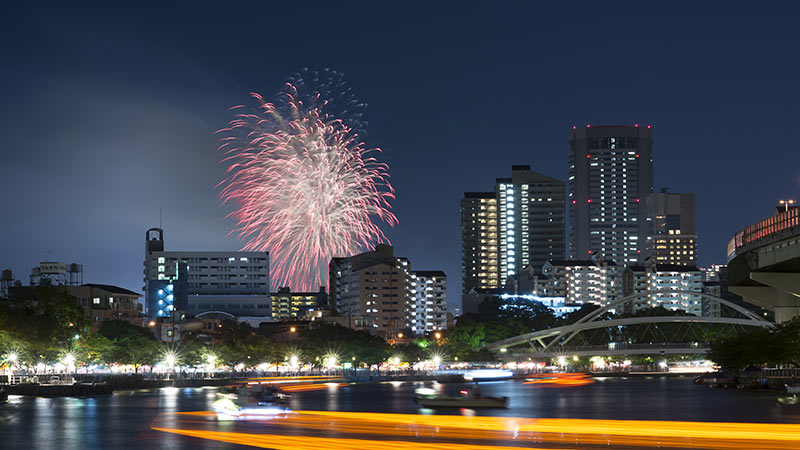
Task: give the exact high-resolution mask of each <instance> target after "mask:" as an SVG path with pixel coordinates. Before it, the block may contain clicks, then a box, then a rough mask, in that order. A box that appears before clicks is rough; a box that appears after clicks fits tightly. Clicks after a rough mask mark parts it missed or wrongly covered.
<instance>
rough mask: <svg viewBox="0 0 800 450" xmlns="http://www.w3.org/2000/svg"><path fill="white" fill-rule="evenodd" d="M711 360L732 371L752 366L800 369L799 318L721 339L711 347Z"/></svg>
mask: <svg viewBox="0 0 800 450" xmlns="http://www.w3.org/2000/svg"><path fill="white" fill-rule="evenodd" d="M709 359H711V360H712V361H714V362H716V363H717V364H719V365H720V366H722V367H723V368H724V369H727V370H731V371H739V370H741V369H745V368H747V367H749V366H756V367H763V366H769V367H787V366H788V367H800V317H796V318H794V319H792V320H791V321H789V322H784V323H781V324H777V325H776V326H775V327H773V328H757V329H753V330H747V331H742V332H740V333H738V334H735V335H731V336H727V337H723V338H720V339H718V340H716V341H714V342H713V343H712V344H711V351H710V353H709Z"/></svg>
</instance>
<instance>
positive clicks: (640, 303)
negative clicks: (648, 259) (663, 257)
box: [624, 264, 708, 316]
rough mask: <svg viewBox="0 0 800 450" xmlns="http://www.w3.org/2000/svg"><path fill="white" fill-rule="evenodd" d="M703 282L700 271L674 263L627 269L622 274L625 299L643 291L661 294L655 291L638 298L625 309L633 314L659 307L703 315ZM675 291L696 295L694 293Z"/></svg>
mask: <svg viewBox="0 0 800 450" xmlns="http://www.w3.org/2000/svg"><path fill="white" fill-rule="evenodd" d="M702 279H703V277H702V274H701V272H700V269H698V268H697V267H694V266H682V265H677V264H656V265H655V266H652V267H649V268H645V267H644V266H629V267H628V268H627V269H626V270H625V274H624V286H625V295H626V296H627V295H631V294H639V293H642V292H645V291H664V292H663V293H662V292H655V293H652V294H649V295H647V296H646V297H643V298H638V299H636V300H634V301H632V302H630V304H629V305H627V306H626V309H627V310H628V311H631V310H632V311H634V312H635V311H639V310H642V309H647V308H654V307H657V306H661V307H664V308H666V309H670V310H681V311H684V312H687V313H689V314H694V315H697V316H702V315H703V310H704V307H703V300H702V296H701V295H700V293H701V292H703V282H702ZM676 291H688V292H697V294H691V293H687V292H676ZM706 309H708V308H706Z"/></svg>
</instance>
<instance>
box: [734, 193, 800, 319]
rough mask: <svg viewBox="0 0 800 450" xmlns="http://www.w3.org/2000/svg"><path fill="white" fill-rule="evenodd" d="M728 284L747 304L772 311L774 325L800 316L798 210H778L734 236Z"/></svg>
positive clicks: (799, 228)
mask: <svg viewBox="0 0 800 450" xmlns="http://www.w3.org/2000/svg"><path fill="white" fill-rule="evenodd" d="M728 283H729V289H730V291H731V292H733V293H735V294H738V295H741V296H742V298H744V299H745V300H746V301H748V302H750V303H753V304H755V305H758V306H761V307H762V308H766V309H769V310H772V311H775V322H776V323H781V322H785V321H788V320H791V319H793V318H794V317H797V316H798V315H800V208H797V207H795V208H792V209H788V210H783V209H782V208H781V209H780V210H779V211H778V212H776V214H775V215H773V216H772V217H769V218H767V219H764V220H761V221H759V222H757V223H755V224H753V225H751V226H749V227H747V228H745V229H744V230H742V231H740V232H738V233H736V235H734V237H733V239H731V241H730V242H729V243H728Z"/></svg>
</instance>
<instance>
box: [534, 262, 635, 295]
mask: <svg viewBox="0 0 800 450" xmlns="http://www.w3.org/2000/svg"><path fill="white" fill-rule="evenodd" d="M542 272H543V274H544V275H545V276H546V277H547V278H548V283H547V286H548V287H547V294H548V295H550V296H553V297H564V299H565V301H566V303H567V304H570V305H580V304H586V303H594V304H597V305H607V304H609V303H611V302H613V301H615V300H616V299H617V298H618V296H619V294H621V293H622V287H621V285H620V283H621V277H620V273H619V268H618V267H617V265H616V264H614V262H613V261H595V260H572V261H548V262H547V263H546V264H545V265H544V267H543V268H542Z"/></svg>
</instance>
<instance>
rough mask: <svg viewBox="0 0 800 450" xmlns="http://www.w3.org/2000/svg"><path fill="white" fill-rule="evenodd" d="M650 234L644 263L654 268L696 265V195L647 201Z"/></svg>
mask: <svg viewBox="0 0 800 450" xmlns="http://www.w3.org/2000/svg"><path fill="white" fill-rule="evenodd" d="M647 210H648V221H649V224H650V234H649V236H648V238H647V245H646V248H647V250H646V257H645V259H646V260H647V261H648V262H649V263H651V264H678V265H682V266H694V265H696V264H697V234H696V232H695V223H694V222H695V221H694V194H678V193H670V192H667V190H666V189H662V190H661V192H658V193H655V194H651V195H649V196H648V197H647Z"/></svg>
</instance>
